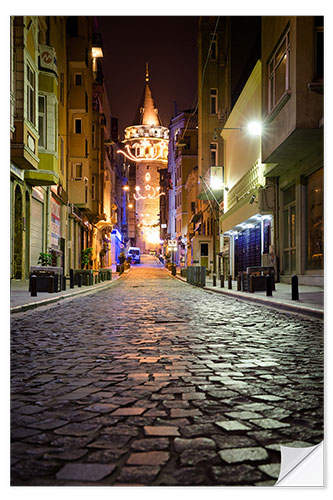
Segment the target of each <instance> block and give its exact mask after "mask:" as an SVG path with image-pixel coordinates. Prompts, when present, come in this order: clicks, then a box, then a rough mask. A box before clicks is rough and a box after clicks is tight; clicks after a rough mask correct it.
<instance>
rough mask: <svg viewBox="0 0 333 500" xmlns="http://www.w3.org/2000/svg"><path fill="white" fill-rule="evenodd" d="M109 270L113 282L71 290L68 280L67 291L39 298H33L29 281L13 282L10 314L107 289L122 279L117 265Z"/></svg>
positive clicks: (11, 284)
mask: <svg viewBox="0 0 333 500" xmlns="http://www.w3.org/2000/svg"><path fill="white" fill-rule="evenodd" d="M108 269H111V270H112V280H111V281H103V282H101V283H97V284H96V285H89V286H86V285H82V287H80V288H79V287H78V286H77V285H75V287H74V288H69V282H68V280H67V288H66V290H62V291H60V292H55V293H48V292H38V294H37V297H31V293H30V292H29V282H28V281H25V282H24V281H23V282H22V281H15V280H12V281H11V283H10V312H11V313H16V312H23V311H27V310H28V309H34V308H35V307H39V306H44V305H45V306H46V305H48V304H52V303H54V302H58V301H59V300H62V299H68V298H70V297H73V296H76V295H81V294H87V293H92V292H96V291H98V290H101V289H104V288H107V287H109V286H111V285H112V284H113V283H114V282H115V281H117V280H118V279H119V278H120V276H119V273H117V272H116V266H115V265H114V266H111V267H110V268H108ZM128 272H129V270H128V271H125V273H124V275H126V274H127V273H128Z"/></svg>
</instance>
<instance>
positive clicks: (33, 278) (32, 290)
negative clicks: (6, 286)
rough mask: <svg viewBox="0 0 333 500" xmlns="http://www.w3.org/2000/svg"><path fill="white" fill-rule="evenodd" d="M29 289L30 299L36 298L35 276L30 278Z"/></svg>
mask: <svg viewBox="0 0 333 500" xmlns="http://www.w3.org/2000/svg"><path fill="white" fill-rule="evenodd" d="M30 289H31V297H37V276H36V275H35V274H33V275H32V276H31V277H30Z"/></svg>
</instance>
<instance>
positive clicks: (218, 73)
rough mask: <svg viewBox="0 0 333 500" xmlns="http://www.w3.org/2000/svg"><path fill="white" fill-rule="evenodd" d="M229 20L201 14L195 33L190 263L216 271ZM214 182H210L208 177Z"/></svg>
mask: <svg viewBox="0 0 333 500" xmlns="http://www.w3.org/2000/svg"><path fill="white" fill-rule="evenodd" d="M229 37H230V20H229V18H227V17H202V18H200V22H199V34H198V183H199V184H198V198H199V200H200V202H199V203H198V209H199V212H200V221H199V222H200V223H201V226H200V229H199V231H196V234H195V236H194V239H193V256H194V263H195V264H197V265H201V266H205V267H206V269H207V271H208V272H217V271H218V265H219V263H218V253H219V250H220V242H219V234H218V217H219V213H220V211H221V207H220V204H221V203H222V202H223V194H224V192H223V190H222V183H223V177H224V165H223V160H224V150H223V140H222V138H221V137H220V134H219V133H218V131H219V130H220V129H221V127H223V126H224V124H225V121H226V119H227V116H228V114H229V110H230V92H231V88H230V65H229V52H228V50H229V49H228V45H229ZM212 177H214V178H217V179H218V180H217V184H215V185H214V184H211V182H210V180H211V178H212Z"/></svg>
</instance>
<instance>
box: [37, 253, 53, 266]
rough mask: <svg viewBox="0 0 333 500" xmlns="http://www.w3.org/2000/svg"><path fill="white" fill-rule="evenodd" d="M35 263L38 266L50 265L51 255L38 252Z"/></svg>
mask: <svg viewBox="0 0 333 500" xmlns="http://www.w3.org/2000/svg"><path fill="white" fill-rule="evenodd" d="M37 264H39V265H40V266H52V255H51V254H50V253H46V252H40V254H39V257H38V261H37Z"/></svg>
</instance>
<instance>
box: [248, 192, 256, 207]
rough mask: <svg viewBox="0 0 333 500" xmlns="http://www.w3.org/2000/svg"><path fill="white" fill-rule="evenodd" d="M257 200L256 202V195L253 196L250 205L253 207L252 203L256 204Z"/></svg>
mask: <svg viewBox="0 0 333 500" xmlns="http://www.w3.org/2000/svg"><path fill="white" fill-rule="evenodd" d="M255 200H256V195H255V194H253V195H252V196H251V198H250V201H249V203H250V205H252V203H254V202H255ZM256 203H258V202H257V201H256Z"/></svg>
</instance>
